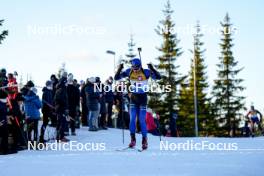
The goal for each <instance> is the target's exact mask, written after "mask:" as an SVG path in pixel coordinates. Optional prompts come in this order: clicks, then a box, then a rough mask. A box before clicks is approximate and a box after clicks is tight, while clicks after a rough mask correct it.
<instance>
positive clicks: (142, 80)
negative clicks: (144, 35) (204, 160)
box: [115, 58, 161, 150]
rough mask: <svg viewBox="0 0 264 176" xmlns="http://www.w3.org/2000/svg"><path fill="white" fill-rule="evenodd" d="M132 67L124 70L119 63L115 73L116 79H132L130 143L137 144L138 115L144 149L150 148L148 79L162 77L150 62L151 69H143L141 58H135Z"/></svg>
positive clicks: (131, 145)
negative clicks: (147, 116) (147, 111)
mask: <svg viewBox="0 0 264 176" xmlns="http://www.w3.org/2000/svg"><path fill="white" fill-rule="evenodd" d="M131 65H132V67H131V68H129V69H127V70H125V71H123V72H122V69H123V67H124V66H123V64H120V65H119V68H118V70H117V72H116V74H115V80H120V79H122V78H126V77H128V78H129V80H130V84H131V85H130V86H129V91H131V92H130V93H131V98H130V124H129V129H130V135H131V142H130V144H129V147H130V148H133V147H135V145H136V136H135V133H136V117H138V119H139V122H140V127H141V131H142V149H143V150H145V149H147V148H148V142H147V127H146V106H147V90H146V87H147V86H148V79H149V78H150V77H151V78H152V79H160V78H161V76H160V74H159V73H158V72H157V71H156V70H155V69H154V67H153V65H152V64H148V67H149V69H143V68H142V64H141V60H140V59H139V58H134V59H132V60H131Z"/></svg>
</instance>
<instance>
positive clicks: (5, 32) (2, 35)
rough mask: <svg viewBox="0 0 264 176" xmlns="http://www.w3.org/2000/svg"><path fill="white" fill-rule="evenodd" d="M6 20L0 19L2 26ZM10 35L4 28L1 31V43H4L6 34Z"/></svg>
mask: <svg viewBox="0 0 264 176" xmlns="http://www.w3.org/2000/svg"><path fill="white" fill-rule="evenodd" d="M3 22H4V20H0V26H2V25H3ZM7 35H8V31H7V30H4V31H2V32H1V33H0V44H2V41H3V40H4V39H5V38H6V36H7Z"/></svg>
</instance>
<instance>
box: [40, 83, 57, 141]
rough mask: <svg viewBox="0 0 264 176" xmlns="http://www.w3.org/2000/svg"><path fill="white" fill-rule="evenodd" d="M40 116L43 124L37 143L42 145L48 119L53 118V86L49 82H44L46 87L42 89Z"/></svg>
mask: <svg viewBox="0 0 264 176" xmlns="http://www.w3.org/2000/svg"><path fill="white" fill-rule="evenodd" d="M42 92H43V94H42V105H43V106H42V109H41V111H42V114H43V119H42V120H43V124H42V126H41V129H40V137H39V142H41V143H44V142H45V140H44V134H45V130H46V128H47V125H48V124H49V119H52V118H53V117H54V115H53V114H54V100H53V85H52V82H51V81H47V82H46V86H45V87H44V88H43V89H42Z"/></svg>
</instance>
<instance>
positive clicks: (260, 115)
mask: <svg viewBox="0 0 264 176" xmlns="http://www.w3.org/2000/svg"><path fill="white" fill-rule="evenodd" d="M256 112H257V113H258V114H259V118H260V121H262V114H261V113H260V112H259V111H258V110H256Z"/></svg>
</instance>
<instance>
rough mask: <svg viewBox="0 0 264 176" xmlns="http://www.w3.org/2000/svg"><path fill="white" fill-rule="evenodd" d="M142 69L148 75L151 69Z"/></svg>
mask: <svg viewBox="0 0 264 176" xmlns="http://www.w3.org/2000/svg"><path fill="white" fill-rule="evenodd" d="M143 71H144V74H145V75H146V76H150V74H151V71H150V70H149V69H143Z"/></svg>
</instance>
